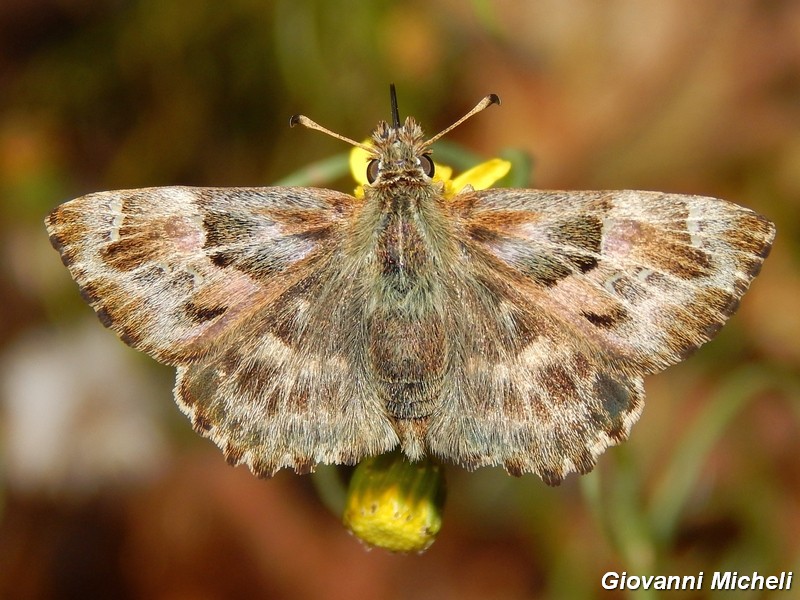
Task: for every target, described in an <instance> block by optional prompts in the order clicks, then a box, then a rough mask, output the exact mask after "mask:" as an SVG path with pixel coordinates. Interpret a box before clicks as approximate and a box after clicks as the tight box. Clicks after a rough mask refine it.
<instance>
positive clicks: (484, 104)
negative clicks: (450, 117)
mask: <svg viewBox="0 0 800 600" xmlns="http://www.w3.org/2000/svg"><path fill="white" fill-rule="evenodd" d="M492 104H497V105H499V104H500V96H498V95H497V94H489V95H488V96H486V97H485V98H484V99H483V100H481V101H480V102H478V103H477V104H476V105H475V108H473V109H472V110H471V111H469V112H468V113H467V114H465V115H464V116H463V117H461V118H460V119H459V120H458V121H456V122H455V123H453V124H452V125H450V127H448V128H447V129H445V130H444V131H440V132H439V133H437V134H436V135H435V136H433V137H432V138H431V139H429V140H428V143H429V144H432V143H433V142H435V141H436V140H438V139H439V138H440V137H442V136H443V135H444V134H446V133H450V132H451V131H452V130H453V129H455V128H456V127H458V126H459V125H461V124H462V123H463V122H464V121H466V120H467V119H469V118H470V117H472V116H473V115H476V114H478V113H479V112H481V111H482V110H484V109H486V108H489V107H490V106H491V105H492Z"/></svg>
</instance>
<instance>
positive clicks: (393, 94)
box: [389, 83, 400, 129]
mask: <svg viewBox="0 0 800 600" xmlns="http://www.w3.org/2000/svg"><path fill="white" fill-rule="evenodd" d="M389 101H390V102H391V103H392V127H394V128H395V129H400V111H399V110H397V90H395V89H394V84H393V83H390V84H389Z"/></svg>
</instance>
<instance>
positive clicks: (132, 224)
mask: <svg viewBox="0 0 800 600" xmlns="http://www.w3.org/2000/svg"><path fill="white" fill-rule="evenodd" d="M354 202H355V201H354V199H353V198H352V197H351V196H347V195H345V194H341V193H338V192H333V191H328V190H319V189H304V188H184V187H167V188H150V189H137V190H122V191H114V192H101V193H97V194H90V195H87V196H84V197H82V198H78V199H76V200H73V201H71V202H68V203H66V204H63V205H62V206H60V207H58V208H56V209H55V210H54V211H53V212H52V213H51V214H50V215H49V216H48V218H47V228H48V231H49V233H50V237H51V241H52V243H53V245H54V246H55V247H56V248H57V249H58V250H59V251H60V252H61V256H62V260H63V261H64V264H65V265H66V266H67V267H68V269H69V270H70V273H71V274H72V276H73V278H74V279H75V280H76V281H77V283H78V284H79V286H80V288H81V291H82V293H83V295H84V296H85V297H86V299H87V300H88V301H89V303H90V304H91V305H92V307H93V308H94V310H95V311H96V312H97V314H98V316H99V317H100V319H101V320H102V321H103V323H104V324H105V325H106V326H108V327H110V328H111V329H112V330H114V331H115V332H116V333H117V334H118V335H119V336H120V337H121V338H122V339H123V340H124V341H125V342H126V343H128V344H129V345H131V346H133V347H134V348H137V349H139V350H142V351H144V352H147V353H148V354H150V355H151V356H153V357H155V358H156V359H158V360H159V361H161V362H164V363H166V364H170V365H175V366H177V367H178V380H177V384H176V388H175V395H176V399H177V401H178V404H179V405H180V406H181V408H182V410H184V412H186V413H187V414H189V416H190V417H191V418H192V421H193V423H194V426H195V428H196V429H197V430H198V431H199V432H201V433H203V434H204V435H206V436H207V437H210V438H212V439H213V440H214V441H215V442H216V443H217V444H218V445H219V446H220V447H221V448H222V449H223V450H224V451H225V454H226V456H227V458H228V460H229V461H230V462H232V463H240V462H244V463H247V464H248V465H249V466H250V467H251V469H252V470H253V471H254V472H255V473H256V474H258V475H270V474H272V473H273V472H274V471H275V470H277V469H279V468H281V467H287V466H288V467H293V468H295V469H296V470H298V471H305V470H309V469H311V468H312V467H313V465H314V464H316V463H318V462H326V463H338V462H345V463H352V462H354V461H356V460H357V459H358V458H360V457H362V456H364V455H370V454H377V453H380V452H382V451H385V450H388V449H389V448H392V447H393V446H395V445H396V443H397V436H396V434H395V432H394V430H393V428H392V427H391V424H390V423H389V421H388V419H387V418H386V416H385V409H384V407H383V406H382V405H381V404H380V402H379V401H378V400H377V394H376V393H375V391H374V390H372V389H369V385H368V384H365V383H364V381H365V379H366V378H365V377H363V376H362V374H361V371H360V370H361V369H363V361H364V358H363V356H362V352H360V350H359V348H363V346H364V343H363V341H362V340H360V339H359V336H360V335H361V330H360V329H359V328H358V327H353V326H352V324H353V323H358V322H359V320H363V315H361V314H360V313H359V311H360V310H363V308H362V307H363V302H359V301H358V298H357V296H358V294H360V293H362V292H361V291H360V290H359V288H358V285H357V282H358V281H359V279H360V278H359V277H357V274H355V273H350V274H348V273H343V272H342V269H344V268H346V267H345V266H343V263H342V261H341V253H342V245H343V240H344V239H345V236H346V234H347V223H348V219H349V218H350V217H351V213H352V211H353V210H354ZM347 264H349V263H347ZM351 267H352V265H351Z"/></svg>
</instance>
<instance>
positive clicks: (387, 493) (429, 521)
mask: <svg viewBox="0 0 800 600" xmlns="http://www.w3.org/2000/svg"><path fill="white" fill-rule="evenodd" d="M443 506H444V476H443V474H442V470H441V467H440V466H439V465H437V464H435V463H433V462H431V461H430V460H428V459H423V460H420V461H418V462H414V463H410V462H408V460H406V459H405V458H404V457H403V455H402V454H401V453H399V452H390V453H388V454H381V455H380V456H372V457H370V458H366V459H364V460H362V461H361V462H360V463H359V464H358V466H357V467H356V470H355V472H354V473H353V477H352V479H350V486H349V489H348V492H347V505H346V506H345V510H344V515H343V517H342V520H343V521H344V524H345V526H346V527H347V528H348V529H349V530H350V531H352V532H353V533H354V534H355V535H356V536H357V537H359V538H360V539H361V540H363V541H364V542H366V543H367V544H368V545H370V546H378V547H380V548H385V549H387V550H391V551H393V552H422V551H424V550H426V549H427V548H428V547H429V546H430V545H431V544H432V543H433V541H434V540H435V539H436V534H437V533H439V529H441V527H442V508H443Z"/></svg>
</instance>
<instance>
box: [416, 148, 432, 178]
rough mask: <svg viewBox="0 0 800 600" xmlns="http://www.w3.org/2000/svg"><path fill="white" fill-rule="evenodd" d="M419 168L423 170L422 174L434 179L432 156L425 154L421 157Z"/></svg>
mask: <svg viewBox="0 0 800 600" xmlns="http://www.w3.org/2000/svg"><path fill="white" fill-rule="evenodd" d="M419 166H420V167H421V168H422V172H423V173H425V175H427V176H428V177H433V172H434V167H433V161H432V160H431V157H430V155H428V154H423V155H422V156H420V157H419Z"/></svg>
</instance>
